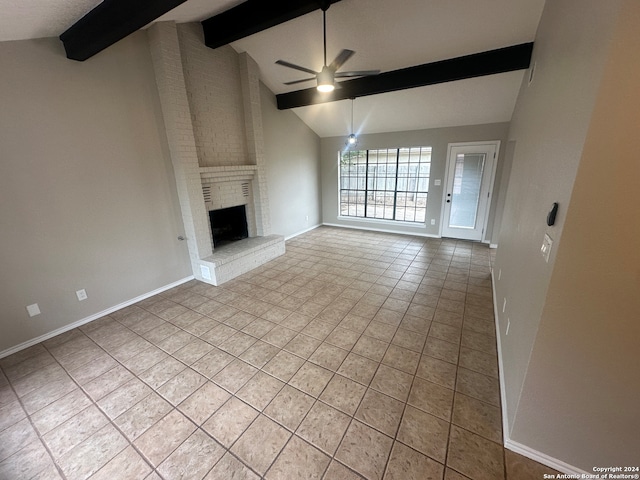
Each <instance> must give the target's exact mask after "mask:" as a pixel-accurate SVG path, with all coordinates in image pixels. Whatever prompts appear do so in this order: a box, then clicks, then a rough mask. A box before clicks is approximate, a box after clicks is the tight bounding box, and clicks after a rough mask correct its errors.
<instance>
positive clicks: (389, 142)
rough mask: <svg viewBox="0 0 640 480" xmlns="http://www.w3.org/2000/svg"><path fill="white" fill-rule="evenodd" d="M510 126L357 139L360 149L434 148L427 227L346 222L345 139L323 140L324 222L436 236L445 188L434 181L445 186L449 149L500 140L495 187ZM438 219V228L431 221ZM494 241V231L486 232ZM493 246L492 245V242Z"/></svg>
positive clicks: (493, 211) (431, 131) (475, 127)
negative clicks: (341, 195) (342, 184)
mask: <svg viewBox="0 0 640 480" xmlns="http://www.w3.org/2000/svg"><path fill="white" fill-rule="evenodd" d="M508 128H509V124H508V123H491V124H484V125H469V126H464V127H446V128H433V129H428V130H413V131H407V132H391V133H379V134H370V135H360V136H358V149H362V150H367V149H377V148H398V147H421V146H422V147H431V148H432V151H431V177H430V180H429V195H428V199H427V214H426V218H427V221H426V225H424V224H415V225H408V224H406V223H402V224H398V223H396V222H393V221H386V222H381V221H375V220H364V219H355V220H354V219H347V218H344V217H343V218H340V217H339V216H338V174H339V172H338V153H339V152H340V151H342V150H344V148H345V140H346V136H347V133H346V132H345V136H344V137H330V138H323V139H322V140H321V150H320V151H321V162H322V165H321V168H322V218H323V222H324V223H328V224H334V225H343V226H350V227H357V228H372V229H379V230H386V231H392V232H399V233H410V234H415V235H431V236H437V235H438V231H439V225H440V212H441V209H442V194H443V191H442V185H441V186H435V185H434V181H435V180H436V179H440V180H441V181H442V184H444V179H445V172H446V163H447V146H448V144H449V143H455V142H475V141H489V140H500V141H501V143H502V146H501V149H500V154H499V156H498V165H497V169H496V188H497V187H498V186H499V185H500V179H501V177H502V170H503V164H504V144H505V140H506V135H507V130H508ZM498 193H499V192H498V190H494V195H493V198H492V201H491V212H490V215H489V222H488V223H487V227H488V228H489V229H492V228H493V218H494V215H495V210H496V208H495V206H496V204H497V200H498ZM431 219H434V220H435V225H433V226H432V225H431V224H430V220H431ZM487 234H488V237H487V238H492V232H491V231H490V230H489V231H487ZM492 243H493V242H492Z"/></svg>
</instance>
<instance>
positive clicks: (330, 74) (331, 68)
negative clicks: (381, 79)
mask: <svg viewBox="0 0 640 480" xmlns="http://www.w3.org/2000/svg"><path fill="white" fill-rule="evenodd" d="M330 4H331V3H330V2H328V1H323V2H322V3H321V8H322V31H323V38H324V65H323V67H322V70H320V71H319V72H316V71H315V70H311V69H310V68H306V67H301V66H300V65H296V64H295V63H290V62H287V61H285V60H278V61H277V62H276V64H278V65H282V66H283V67H288V68H292V69H294V70H299V71H301V72H305V73H310V74H311V75H313V77H310V78H303V79H301V80H293V81H291V82H285V85H295V84H297V83H303V82H310V81H311V80H317V82H318V87H317V88H318V91H320V92H332V91H333V89H334V88H335V87H336V83H335V79H336V78H345V77H366V76H369V75H377V74H379V73H380V70H360V71H352V72H338V69H339V68H340V67H342V65H344V63H345V62H346V61H347V60H349V59H350V58H351V57H352V56H353V54H355V53H356V52H354V51H353V50H347V49H344V50H342V51H341V52H340V53H339V54H338V56H337V57H336V58H335V59H334V60H333V62H331V64H330V65H327V10H328V9H329V6H330Z"/></svg>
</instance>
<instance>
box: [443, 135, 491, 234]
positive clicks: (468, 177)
mask: <svg viewBox="0 0 640 480" xmlns="http://www.w3.org/2000/svg"><path fill="white" fill-rule="evenodd" d="M499 145H500V143H499V142H487V143H477V144H469V143H464V144H461V143H454V144H449V152H448V156H447V175H446V182H445V189H444V200H443V215H442V218H443V222H442V236H443V237H449V238H459V239H463V240H476V241H480V240H484V233H485V229H486V228H485V227H486V223H487V217H488V215H489V204H490V202H491V194H492V189H493V179H494V176H495V165H496V157H497V153H498V147H499Z"/></svg>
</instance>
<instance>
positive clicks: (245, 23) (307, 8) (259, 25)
mask: <svg viewBox="0 0 640 480" xmlns="http://www.w3.org/2000/svg"><path fill="white" fill-rule="evenodd" d="M338 1H340V0H324V2H325V3H326V4H329V5H330V4H332V3H337V2H338ZM322 3H323V2H321V1H319V0H270V1H266V0H247V1H246V2H244V3H241V4H240V5H238V6H237V7H233V8H231V9H229V10H227V11H226V12H222V13H220V14H218V15H216V16H214V17H211V18H209V19H207V20H204V21H203V22H202V29H203V31H204V43H205V44H206V45H207V46H208V47H211V48H218V47H221V46H222V45H227V44H228V43H231V42H235V41H236V40H240V39H241V38H244V37H248V36H249V35H253V34H254V33H258V32H261V31H262V30H266V29H267V28H271V27H275V26H276V25H279V24H281V23H284V22H287V21H289V20H293V19H294V18H296V17H300V16H301V15H305V14H307V13H310V12H313V11H314V10H319V9H320V6H321V4H322Z"/></svg>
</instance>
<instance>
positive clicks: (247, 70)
mask: <svg viewBox="0 0 640 480" xmlns="http://www.w3.org/2000/svg"><path fill="white" fill-rule="evenodd" d="M147 32H148V35H149V43H150V48H151V55H152V60H153V67H154V70H155V76H156V83H157V88H158V93H159V96H160V105H161V108H162V114H163V117H164V123H165V130H166V134H167V141H168V145H169V150H170V154H171V160H172V163H173V167H174V173H175V178H176V187H177V190H178V197H179V199H180V207H181V212H182V219H183V223H184V228H185V237H186V242H187V247H188V249H189V256H190V259H191V265H192V271H193V275H194V277H195V278H197V279H199V280H202V281H204V282H207V283H210V284H212V285H220V284H222V283H224V282H226V281H228V280H231V279H232V278H235V277H237V276H238V275H241V274H243V273H245V272H247V271H249V270H252V269H254V268H256V267H258V266H260V265H262V264H264V263H266V262H268V261H269V260H271V259H273V258H276V257H277V256H279V255H282V254H283V253H284V251H285V246H284V238H283V237H282V236H280V235H272V234H271V232H270V229H271V227H270V218H269V198H268V192H267V181H266V174H265V166H264V141H263V132H262V112H261V106H260V84H259V81H260V76H259V70H258V66H257V64H256V63H255V62H254V61H253V59H251V57H249V56H248V55H247V54H246V53H243V54H238V53H236V52H235V51H234V50H233V49H232V48H231V47H229V46H225V47H220V48H218V49H215V50H213V49H210V48H208V47H206V46H205V45H204V39H203V37H202V28H201V26H200V24H195V23H194V24H180V25H176V24H175V23H173V22H160V23H156V24H154V25H153V26H152V27H150V28H149V29H148V31H147ZM236 206H244V207H245V212H246V218H247V233H248V238H245V239H242V240H239V241H235V242H233V243H230V244H227V245H222V246H219V247H215V248H214V245H213V237H212V231H211V224H210V221H209V212H210V211H212V210H219V209H225V208H229V207H236Z"/></svg>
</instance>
